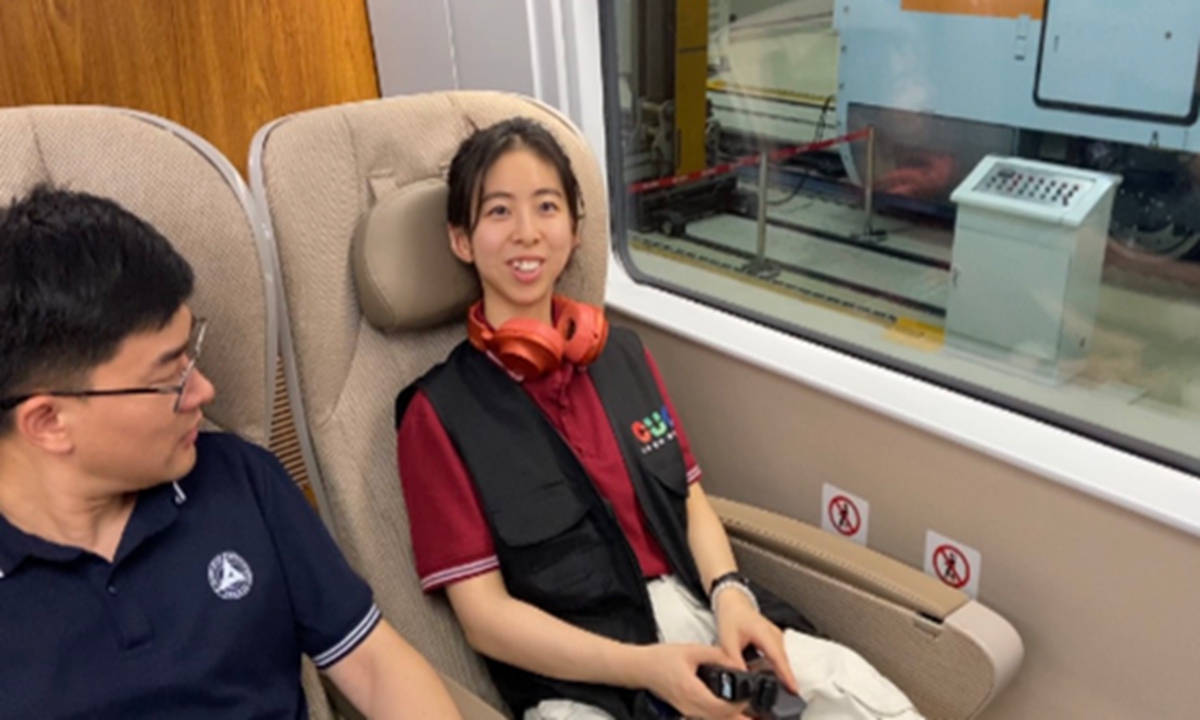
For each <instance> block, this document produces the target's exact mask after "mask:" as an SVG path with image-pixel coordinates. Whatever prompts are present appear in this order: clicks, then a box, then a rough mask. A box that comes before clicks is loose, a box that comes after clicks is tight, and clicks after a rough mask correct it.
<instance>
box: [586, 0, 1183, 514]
mask: <svg viewBox="0 0 1200 720" xmlns="http://www.w3.org/2000/svg"><path fill="white" fill-rule="evenodd" d="M598 6H599V8H598V19H599V34H600V46H599V54H600V58H599V77H598V78H595V79H594V80H595V81H596V82H598V83H599V84H600V86H601V88H600V90H601V94H602V97H603V128H604V131H603V132H604V138H603V140H604V142H603V147H604V148H605V157H606V161H607V167H606V169H605V170H606V172H605V174H606V177H607V182H608V191H609V194H610V197H611V201H610V203H609V210H610V222H611V227H610V230H611V232H612V252H613V257H614V259H615V260H616V262H614V263H613V267H612V268H611V269H610V273H609V276H610V277H609V287H608V289H609V292H608V304H609V305H610V306H613V307H614V308H616V309H618V310H620V311H623V312H625V313H627V314H629V315H631V316H633V317H636V318H638V319H640V320H643V321H645V322H648V323H650V324H652V325H656V326H658V327H662V328H663V329H665V330H668V331H670V332H673V333H675V334H679V335H682V336H685V337H688V338H690V339H693V340H696V341H699V342H701V343H702V344H705V345H707V346H709V347H712V348H714V349H717V350H719V351H721V352H724V353H726V354H729V355H733V356H736V357H740V358H742V359H743V360H746V361H748V362H751V363H752V364H754V365H757V366H759V367H764V368H767V369H769V370H772V371H773V372H776V373H778V374H781V375H784V376H786V377H789V378H792V379H794V380H797V381H799V382H802V383H805V384H808V385H812V386H815V387H818V388H821V389H823V390H826V391H829V392H831V393H833V394H835V395H838V396H840V397H843V398H845V399H847V400H850V401H853V402H856V403H858V404H862V405H865V406H867V407H869V408H871V409H874V410H876V411H879V412H882V413H884V414H886V415H889V416H891V417H894V418H896V419H899V420H901V421H903V422H906V423H909V424H913V425H916V426H919V427H922V428H925V429H927V430H929V431H931V432H934V433H936V434H938V435H941V436H943V437H946V438H947V439H951V440H953V441H955V442H958V443H960V444H965V445H967V446H970V447H973V448H975V449H978V450H980V451H983V452H985V453H987V454H989V455H992V456H995V457H999V458H1001V459H1003V460H1005V461H1006V462H1009V463H1012V464H1015V465H1018V466H1021V467H1024V468H1026V469H1028V470H1031V471H1033V472H1035V473H1037V474H1039V475H1043V476H1046V477H1050V478H1051V479H1055V480H1057V481H1060V482H1063V483H1065V484H1068V485H1070V486H1072V487H1075V488H1077V489H1080V490H1083V491H1085V492H1088V493H1089V494H1093V495H1097V496H1100V497H1103V498H1105V499H1108V500H1110V501H1113V502H1116V503H1117V504H1119V505H1122V506H1124V507H1127V508H1129V509H1132V510H1135V511H1137V512H1140V513H1142V514H1145V515H1149V516H1151V517H1154V518H1156V519H1158V520H1160V521H1162V522H1165V523H1167V524H1169V525H1172V526H1174V527H1177V528H1180V529H1183V530H1185V531H1187V532H1190V533H1192V534H1196V535H1200V505H1197V503H1200V482H1197V480H1200V458H1193V457H1191V456H1188V455H1184V454H1182V453H1180V452H1177V451H1174V450H1171V449H1169V448H1165V447H1162V446H1160V445H1156V444H1154V443H1152V442H1150V441H1147V440H1143V439H1141V438H1135V437H1131V436H1128V435H1126V434H1124V433H1121V432H1118V431H1116V430H1113V429H1111V428H1107V427H1105V426H1101V425H1097V424H1095V423H1091V422H1088V421H1085V420H1083V419H1080V418H1078V417H1075V416H1073V415H1068V414H1066V413H1062V412H1059V411H1055V410H1051V409H1049V408H1046V407H1044V406H1041V405H1037V404H1035V403H1032V402H1029V401H1026V400H1022V399H1020V398H1014V397H1011V396H1008V395H1006V394H1004V393H1001V392H998V391H995V390H991V389H989V388H987V387H984V386H980V385H978V384H976V383H972V382H968V381H965V380H962V379H960V378H957V377H954V376H949V375H946V374H944V373H941V372H937V371H934V370H931V369H929V368H925V367H923V366H920V365H917V364H915V363H911V362H908V361H905V360H902V359H899V358H897V357H893V356H889V355H887V354H884V353H882V352H879V351H874V350H871V349H870V348H865V347H861V346H858V345H856V344H854V343H851V342H849V341H845V340H842V339H840V338H838V337H835V336H831V335H828V334H825V333H822V332H819V331H816V330H813V329H811V328H806V327H803V326H798V325H795V324H794V323H790V322H787V321H784V320H782V319H779V318H776V317H773V316H768V315H766V314H764V313H760V312H757V311H755V310H752V309H749V308H744V307H740V306H737V305H735V304H733V303H731V302H729V301H726V300H723V299H721V298H718V297H714V296H712V295H708V294H706V293H703V292H699V291H697V290H695V289H693V288H689V287H682V286H680V285H677V284H675V283H672V282H670V281H668V280H663V279H660V278H657V277H654V276H651V275H649V274H647V273H644V272H642V271H641V270H639V269H638V267H637V265H636V264H635V263H634V261H633V257H632V254H631V251H630V248H629V243H628V235H627V232H626V227H627V223H626V217H627V213H628V208H627V203H626V193H625V188H624V185H625V182H624V179H623V178H622V177H621V176H620V175H621V168H623V166H624V158H623V148H622V146H621V129H620V107H619V98H618V97H617V94H618V88H619V72H618V57H617V52H618V50H619V47H618V41H617V37H616V5H615V3H598ZM585 51H586V50H584V51H581V52H585ZM584 75H585V74H584ZM579 79H580V81H581V83H584V84H586V82H587V80H588V78H587V77H584V76H581V77H580V78H579ZM586 120H588V121H590V122H594V121H595V118H587V119H586ZM672 299H674V302H673V301H672ZM688 301H694V302H695V303H699V304H700V305H701V306H702V307H697V306H696V305H694V304H693V303H690V302H688ZM650 306H653V307H652V309H651V307H650ZM665 309H669V312H664V310H665ZM755 324H757V327H756V326H755ZM738 325H740V326H742V327H741V328H738V327H737V326H738ZM731 334H735V335H738V336H739V340H738V341H737V342H731V341H730V337H731ZM822 353H832V354H833V355H834V356H835V357H836V358H839V360H838V361H839V362H841V363H844V364H845V365H846V367H847V368H854V373H852V374H859V373H863V374H864V376H865V375H872V374H874V375H878V374H880V373H882V374H883V375H886V376H887V377H886V378H884V379H883V384H884V385H889V384H890V386H891V387H890V389H883V390H882V395H880V394H874V395H873V394H871V393H863V392H861V391H859V390H857V389H855V388H854V387H853V381H852V380H851V378H850V377H849V376H845V377H843V378H841V379H840V380H836V379H831V378H829V377H824V378H822V377H817V376H816V375H815V374H814V373H813V372H812V371H811V370H810V369H809V367H808V365H807V363H803V362H799V360H800V358H801V356H804V355H809V356H811V357H812V358H814V359H815V358H817V357H821V355H822ZM785 358H786V359H785ZM823 360H824V362H826V363H827V362H829V360H830V358H824V359H823ZM839 372H841V374H843V375H845V373H844V372H842V371H839ZM875 380H880V379H879V378H874V379H873V380H872V381H871V382H870V383H868V384H875ZM914 394H922V395H926V396H928V397H927V399H928V401H930V402H933V401H935V399H936V403H938V404H942V405H944V407H942V408H941V410H940V411H939V412H932V413H929V414H928V416H926V415H927V413H926V412H925V409H926V408H928V407H931V406H929V405H928V404H927V402H926V401H922V402H920V403H918V404H914V403H913V402H912V396H913V395H914ZM902 396H903V397H906V398H907V400H904V399H902ZM918 406H919V407H918ZM939 413H943V414H944V413H948V414H949V415H951V416H954V417H955V418H956V419H955V420H954V421H946V420H945V419H944V418H942V417H939ZM1039 436H1040V437H1039ZM1013 438H1016V439H1017V440H1018V441H1016V442H1009V441H1010V440H1011V439H1013ZM1121 472H1124V473H1130V474H1132V475H1134V476H1136V477H1137V478H1138V482H1137V483H1135V484H1134V485H1129V484H1128V481H1126V480H1124V479H1123V478H1121V477H1119V474H1120V473H1121ZM1147 479H1153V480H1154V481H1155V482H1157V483H1158V486H1157V487H1149V486H1146V485H1145V484H1143V480H1147ZM1178 503H1190V505H1186V506H1184V505H1179V504H1178ZM1188 507H1191V508H1195V509H1194V510H1188V509H1187V508H1188Z"/></svg>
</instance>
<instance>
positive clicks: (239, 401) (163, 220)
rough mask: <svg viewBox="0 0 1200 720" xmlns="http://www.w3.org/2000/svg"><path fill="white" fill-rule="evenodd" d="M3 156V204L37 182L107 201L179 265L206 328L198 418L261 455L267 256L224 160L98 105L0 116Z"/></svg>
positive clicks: (266, 421)
mask: <svg viewBox="0 0 1200 720" xmlns="http://www.w3.org/2000/svg"><path fill="white" fill-rule="evenodd" d="M0 158H3V162H0V206H2V205H7V204H9V203H10V202H11V201H12V200H13V199H14V198H16V197H19V196H21V195H24V194H25V193H26V192H28V191H29V190H31V189H32V188H33V187H34V186H36V185H38V184H41V183H48V184H51V185H53V186H55V187H61V188H65V189H69V190H78V191H83V192H89V193H92V194H94V195H99V196H103V197H107V198H111V199H112V200H115V201H116V202H118V203H120V204H121V205H122V206H123V207H124V208H125V209H127V210H129V211H130V212H132V213H134V214H136V215H138V216H139V217H141V218H142V219H144V220H146V221H147V222H149V223H150V224H151V225H153V226H154V227H155V228H157V229H158V231H159V232H161V233H162V234H163V235H164V236H166V237H167V239H168V240H170V241H171V244H172V245H174V246H175V248H176V249H177V250H178V251H179V252H180V253H181V254H182V255H183V256H184V257H186V258H187V260H188V262H189V263H191V265H192V268H193V269H194V270H195V274H196V292H195V295H194V296H193V298H192V300H191V303H190V304H191V307H192V310H193V312H194V313H195V314H196V316H198V317H205V318H208V320H209V329H208V334H207V336H206V338H205V343H204V355H203V357H202V358H201V359H200V368H201V370H203V372H204V373H205V375H207V376H208V377H209V378H210V379H211V380H212V381H213V384H214V385H215V386H216V387H217V398H216V400H215V402H213V403H212V405H210V406H208V407H207V408H206V409H205V415H206V416H207V418H208V420H209V422H210V423H211V424H212V425H215V426H217V427H219V428H222V429H226V430H230V431H233V432H237V433H239V434H241V435H242V436H243V437H245V438H247V439H248V440H251V441H253V442H256V443H259V444H261V445H264V446H265V445H266V443H267V440H268V438H269V436H270V433H271V407H272V403H273V401H274V391H275V383H274V370H275V357H276V354H277V349H278V340H277V338H278V329H277V327H276V322H277V321H276V317H277V315H276V296H275V292H274V289H273V288H274V282H273V278H272V277H271V276H270V274H269V269H270V268H271V266H272V263H271V262H270V260H269V256H268V255H267V253H269V252H270V246H269V244H267V243H266V242H265V241H264V239H263V237H262V234H261V232H260V226H259V223H258V221H257V210H256V208H255V206H254V204H253V202H252V201H251V198H250V194H249V191H248V189H247V188H246V185H245V183H244V182H243V181H242V179H241V177H240V176H239V175H238V174H237V171H236V170H235V169H234V168H233V166H232V165H231V164H230V163H229V161H228V160H227V159H226V158H225V157H224V156H223V155H221V154H220V152H218V151H217V150H216V148H214V147H212V146H211V145H210V144H209V143H208V142H206V141H205V140H203V139H202V138H200V137H199V136H198V135H196V134H195V133H192V132H191V131H189V130H187V129H185V128H183V127H181V126H179V125H177V124H175V123H172V122H171V121H169V120H165V119H163V118H159V117H155V116H152V115H148V114H146V113H141V112H137V111H134V110H125V109H120V108H110V107H99V106H29V107H16V108H7V109H2V110H0Z"/></svg>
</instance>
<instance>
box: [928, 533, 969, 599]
mask: <svg viewBox="0 0 1200 720" xmlns="http://www.w3.org/2000/svg"><path fill="white" fill-rule="evenodd" d="M982 565H983V556H982V555H980V554H979V551H978V550H976V549H974V548H972V547H970V546H969V545H964V544H962V543H960V542H958V541H957V540H952V539H950V538H948V537H946V536H945V535H942V534H940V533H936V532H934V531H933V530H930V531H928V532H927V533H926V534H925V572H926V573H927V574H929V575H932V576H934V577H935V578H937V579H938V580H941V581H942V582H944V583H946V584H947V585H949V586H950V587H952V588H954V589H956V590H962V591H963V592H965V593H966V594H968V595H970V596H971V597H972V598H977V597H979V573H980V570H981V566H982Z"/></svg>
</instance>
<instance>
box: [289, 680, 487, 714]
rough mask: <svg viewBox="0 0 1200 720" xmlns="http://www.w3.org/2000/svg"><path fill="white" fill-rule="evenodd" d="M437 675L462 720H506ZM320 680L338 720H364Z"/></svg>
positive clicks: (331, 688)
mask: <svg viewBox="0 0 1200 720" xmlns="http://www.w3.org/2000/svg"><path fill="white" fill-rule="evenodd" d="M438 675H439V677H441V679H442V683H443V684H444V685H445V686H446V690H447V691H449V693H450V699H451V700H453V701H454V704H455V705H456V706H457V707H458V712H459V713H460V714H461V715H462V717H463V720H508V717H507V716H506V715H505V714H504V713H502V712H500V711H499V710H497V709H496V708H494V707H492V706H491V705H488V704H487V703H486V702H484V701H483V700H482V699H480V698H479V696H478V695H475V694H474V693H472V692H471V691H470V690H468V689H466V688H465V687H463V686H462V685H460V684H459V683H458V682H456V681H455V680H454V679H453V678H451V677H450V676H448V675H444V674H442V673H438ZM321 679H322V680H323V681H324V682H323V685H324V687H325V690H326V693H327V694H328V697H329V700H330V701H331V702H332V704H333V708H334V710H335V715H336V717H337V718H338V720H366V718H364V717H363V715H362V713H360V712H359V711H358V709H357V708H355V707H354V706H353V705H351V704H350V701H349V700H347V699H346V696H345V695H342V693H341V692H340V691H339V690H338V689H337V686H335V685H334V684H333V683H332V682H330V681H329V680H328V678H326V677H325V676H322V677H321ZM317 717H318V716H317V715H315V714H312V713H310V720H316V719H317ZM321 717H328V715H322V716H321Z"/></svg>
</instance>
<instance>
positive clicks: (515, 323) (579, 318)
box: [467, 295, 608, 379]
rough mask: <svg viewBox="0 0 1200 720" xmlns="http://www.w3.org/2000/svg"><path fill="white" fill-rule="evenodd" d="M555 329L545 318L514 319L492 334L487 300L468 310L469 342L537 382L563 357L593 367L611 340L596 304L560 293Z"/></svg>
mask: <svg viewBox="0 0 1200 720" xmlns="http://www.w3.org/2000/svg"><path fill="white" fill-rule="evenodd" d="M553 303H554V310H553V313H554V316H555V317H556V318H557V320H556V321H555V323H554V326H553V327H551V326H549V325H547V324H546V323H544V322H541V321H539V320H533V319H530V318H513V319H512V320H509V321H508V322H506V323H504V324H503V325H501V326H500V328H499V329H498V330H492V329H491V327H489V326H488V323H487V320H486V319H485V318H484V316H483V301H482V300H480V301H479V302H477V303H475V304H474V305H472V306H471V309H470V311H468V312H467V339H468V340H470V341H471V345H473V346H474V347H475V349H477V350H479V351H481V352H490V353H492V354H493V355H495V356H496V357H497V358H499V360H500V363H501V364H502V365H504V367H505V368H507V369H508V370H509V371H510V372H512V373H515V374H517V375H520V376H521V377H522V378H529V379H532V378H536V377H540V376H542V375H545V374H546V373H548V372H550V371H551V370H554V369H555V368H557V367H558V366H559V364H560V363H562V361H563V359H564V358H565V359H566V360H568V361H570V362H573V363H575V364H576V365H587V364H588V363H590V362H592V361H593V360H595V359H596V358H597V357H599V355H600V351H601V350H603V349H604V343H605V341H607V340H608V320H606V319H605V317H604V310H602V309H601V308H598V307H596V306H595V305H587V304H585V303H581V302H575V301H574V300H571V299H570V298H567V297H563V296H562V295H555V296H554V299H553Z"/></svg>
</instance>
